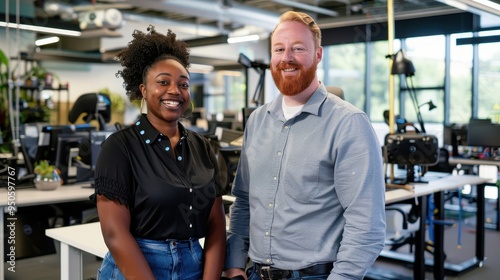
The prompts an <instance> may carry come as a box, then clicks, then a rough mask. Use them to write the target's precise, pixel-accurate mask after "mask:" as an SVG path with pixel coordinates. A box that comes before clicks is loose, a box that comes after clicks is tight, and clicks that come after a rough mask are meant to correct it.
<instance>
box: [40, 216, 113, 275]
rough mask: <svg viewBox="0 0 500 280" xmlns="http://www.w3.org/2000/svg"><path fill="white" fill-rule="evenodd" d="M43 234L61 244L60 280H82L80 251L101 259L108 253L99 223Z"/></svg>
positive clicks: (49, 231)
mask: <svg viewBox="0 0 500 280" xmlns="http://www.w3.org/2000/svg"><path fill="white" fill-rule="evenodd" d="M45 234H46V235H47V236H48V237H51V238H53V239H54V240H57V241H59V242H60V244H61V250H60V254H61V255H60V261H61V280H65V279H66V280H69V279H72V280H73V279H80V280H82V278H83V262H82V260H83V256H82V251H83V252H88V253H90V254H93V255H95V256H98V257H101V258H104V256H105V255H106V253H107V252H108V248H107V247H106V244H104V239H103V238H102V234H101V225H100V223H99V222H95V223H88V224H80V225H73V226H67V227H59V228H51V229H47V230H45Z"/></svg>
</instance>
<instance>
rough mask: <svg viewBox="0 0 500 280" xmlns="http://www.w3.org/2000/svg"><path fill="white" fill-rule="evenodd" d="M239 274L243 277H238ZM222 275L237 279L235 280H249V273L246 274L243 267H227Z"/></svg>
mask: <svg viewBox="0 0 500 280" xmlns="http://www.w3.org/2000/svg"><path fill="white" fill-rule="evenodd" d="M237 276H241V277H243V278H241V277H238V278H236V277H237ZM222 277H225V278H226V279H233V278H234V279H235V280H238V279H244V280H247V275H246V274H245V271H244V270H243V269H241V268H230V269H227V270H225V271H223V272H222ZM221 279H224V278H221Z"/></svg>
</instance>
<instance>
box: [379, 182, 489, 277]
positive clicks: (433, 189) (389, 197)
mask: <svg viewBox="0 0 500 280" xmlns="http://www.w3.org/2000/svg"><path fill="white" fill-rule="evenodd" d="M487 181H488V179H484V178H480V177H478V176H474V175H459V176H453V175H448V176H445V177H442V178H438V179H434V180H431V181H430V182H429V183H413V184H412V185H414V191H413V192H412V191H407V190H402V189H398V190H391V191H388V192H387V193H386V203H387V204H391V203H395V202H400V201H403V200H407V199H414V198H417V199H418V202H419V205H420V208H419V216H420V217H426V213H427V200H426V196H427V195H430V194H434V204H435V206H436V209H441V210H439V211H438V216H437V217H435V218H437V219H439V220H443V219H444V211H443V210H444V201H443V196H442V193H443V192H444V191H447V190H453V189H458V188H460V187H462V186H464V185H476V186H477V188H478V199H477V217H476V218H477V223H476V231H477V232H476V256H475V257H473V258H472V259H470V260H468V261H465V262H463V263H461V264H448V263H445V262H444V258H445V257H444V225H441V224H438V223H436V224H434V238H435V240H434V258H433V259H432V260H430V259H425V246H426V245H425V230H426V222H425V218H421V219H420V221H419V223H420V225H419V228H420V230H419V231H418V232H417V234H416V236H415V252H414V256H413V257H412V256H410V255H408V254H401V253H397V252H390V251H383V252H382V253H381V257H385V258H390V259H398V260H400V261H406V262H409V263H413V276H414V277H413V279H425V268H426V265H427V266H430V267H432V268H433V273H434V279H444V278H445V277H444V275H445V270H446V271H447V272H449V273H452V274H457V273H460V272H463V271H466V270H469V269H471V268H473V267H481V266H482V265H483V262H484V247H485V244H484V238H485V236H484V220H485V214H484V208H485V204H484V202H485V198H484V185H485V183H486V182H487Z"/></svg>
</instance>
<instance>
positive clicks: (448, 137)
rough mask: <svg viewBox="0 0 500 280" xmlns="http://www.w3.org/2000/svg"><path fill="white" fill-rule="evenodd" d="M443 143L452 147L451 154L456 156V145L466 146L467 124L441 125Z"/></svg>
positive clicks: (457, 153)
mask: <svg viewBox="0 0 500 280" xmlns="http://www.w3.org/2000/svg"><path fill="white" fill-rule="evenodd" d="M443 145H449V146H451V147H452V153H451V154H452V156H458V155H459V152H458V146H467V126H466V125H458V124H451V125H445V126H444V127H443Z"/></svg>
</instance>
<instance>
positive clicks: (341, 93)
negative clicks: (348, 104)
mask: <svg viewBox="0 0 500 280" xmlns="http://www.w3.org/2000/svg"><path fill="white" fill-rule="evenodd" d="M325 87H326V90H327V91H328V92H329V93H333V94H335V95H336V96H338V97H340V98H341V99H342V100H345V98H344V90H343V89H342V88H339V87H334V86H325Z"/></svg>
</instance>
